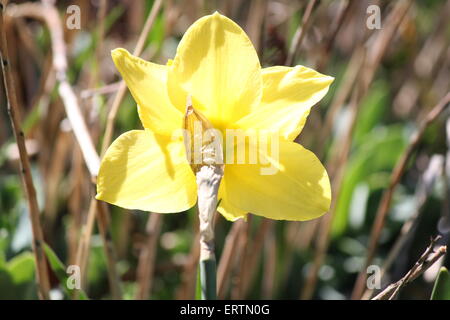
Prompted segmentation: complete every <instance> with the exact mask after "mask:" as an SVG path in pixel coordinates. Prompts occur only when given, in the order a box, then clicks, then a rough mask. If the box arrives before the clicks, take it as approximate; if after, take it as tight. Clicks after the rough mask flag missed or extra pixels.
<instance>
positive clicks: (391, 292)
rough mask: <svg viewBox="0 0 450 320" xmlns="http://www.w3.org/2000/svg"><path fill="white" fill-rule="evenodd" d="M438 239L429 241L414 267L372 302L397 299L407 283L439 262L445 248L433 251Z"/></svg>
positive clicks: (441, 247) (445, 250)
mask: <svg viewBox="0 0 450 320" xmlns="http://www.w3.org/2000/svg"><path fill="white" fill-rule="evenodd" d="M439 239H440V236H437V237H436V238H434V239H431V242H430V244H429V245H428V247H427V248H426V249H425V252H424V253H423V254H422V256H421V257H420V258H419V260H417V262H416V263H415V264H414V266H413V267H412V268H411V269H410V270H409V271H408V272H407V273H406V275H405V276H404V277H403V278H401V279H400V280H399V281H397V282H395V283H393V284H391V285H389V286H388V287H387V288H386V289H384V290H383V291H382V292H380V293H379V294H378V295H377V296H375V297H374V298H373V299H372V300H393V299H395V298H396V297H397V295H398V293H399V292H400V290H401V289H402V288H403V287H404V286H406V285H407V284H408V283H410V282H412V281H414V280H415V279H417V278H418V277H419V276H420V275H421V274H422V273H424V272H425V271H426V270H427V269H428V268H430V267H431V266H432V265H433V264H434V263H435V262H436V261H437V260H439V259H440V258H441V257H442V256H443V255H444V254H445V253H446V252H447V247H446V246H440V247H439V248H438V249H437V250H436V251H434V249H433V248H434V245H435V243H436V242H437V241H438V240H439Z"/></svg>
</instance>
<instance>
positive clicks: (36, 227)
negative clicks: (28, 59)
mask: <svg viewBox="0 0 450 320" xmlns="http://www.w3.org/2000/svg"><path fill="white" fill-rule="evenodd" d="M6 5H7V1H6V0H4V1H2V2H1V3H0V11H1V13H0V30H1V31H0V32H1V35H0V36H1V45H0V58H1V61H0V63H1V65H2V71H3V81H4V86H5V92H6V100H7V107H8V114H9V118H10V121H11V126H12V128H13V131H14V136H15V138H16V141H17V147H18V149H19V155H20V167H21V176H22V182H23V184H24V186H25V192H26V195H27V201H28V209H29V217H30V221H31V231H32V235H33V242H32V247H33V252H34V258H35V263H36V280H37V284H38V290H39V297H40V298H41V299H45V300H48V299H50V296H49V291H50V282H49V278H48V273H47V261H46V258H45V254H44V250H43V244H44V236H43V233H42V228H41V223H40V220H39V207H38V202H37V198H36V190H35V188H34V184H33V178H32V176H31V166H30V161H29V159H28V153H27V149H26V146H25V137H24V133H23V131H22V128H21V123H20V119H19V115H18V112H19V105H18V102H17V97H16V92H15V86H14V80H13V76H12V72H11V65H10V64H9V61H10V59H9V56H8V44H7V40H6V28H5V25H4V10H5V8H6Z"/></svg>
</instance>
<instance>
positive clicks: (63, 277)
mask: <svg viewBox="0 0 450 320" xmlns="http://www.w3.org/2000/svg"><path fill="white" fill-rule="evenodd" d="M44 251H45V255H46V256H47V259H48V262H49V264H50V268H51V269H52V270H53V272H54V273H55V275H56V277H57V278H58V280H59V283H60V285H61V287H63V288H64V292H65V293H66V295H67V296H68V297H72V296H74V291H73V290H74V289H70V288H68V287H67V283H68V279H69V277H68V276H67V272H66V270H67V268H66V266H65V265H64V263H62V261H61V260H59V258H58V256H57V255H56V253H55V252H54V251H53V250H52V248H50V246H48V245H47V244H46V243H44ZM78 299H80V300H87V299H88V297H87V295H86V293H85V292H84V291H83V290H82V289H80V290H78Z"/></svg>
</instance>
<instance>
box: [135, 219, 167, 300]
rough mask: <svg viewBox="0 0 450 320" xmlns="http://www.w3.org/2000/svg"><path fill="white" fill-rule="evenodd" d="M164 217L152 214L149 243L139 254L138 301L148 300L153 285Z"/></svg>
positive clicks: (148, 235) (147, 227)
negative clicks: (159, 236)
mask: <svg viewBox="0 0 450 320" xmlns="http://www.w3.org/2000/svg"><path fill="white" fill-rule="evenodd" d="M162 220H163V215H161V214H158V213H151V214H150V215H149V217H148V221H147V226H146V229H147V241H146V243H145V245H144V247H143V248H142V250H141V252H140V254H139V263H138V266H137V282H138V286H139V287H138V291H137V293H136V299H140V300H145V299H148V297H149V295H150V291H151V288H152V285H153V273H154V269H155V257H156V245H157V244H158V235H159V233H160V231H161V223H162Z"/></svg>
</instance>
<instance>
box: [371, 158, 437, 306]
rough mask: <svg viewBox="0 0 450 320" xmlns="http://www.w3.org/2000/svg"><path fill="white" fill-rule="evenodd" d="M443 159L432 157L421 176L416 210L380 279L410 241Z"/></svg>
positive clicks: (403, 227) (382, 269)
mask: <svg viewBox="0 0 450 320" xmlns="http://www.w3.org/2000/svg"><path fill="white" fill-rule="evenodd" d="M443 158H444V157H443V156H442V155H433V156H432V157H431V159H430V161H429V164H428V168H427V169H426V170H425V172H424V173H423V174H422V177H421V179H420V180H419V182H418V184H417V188H416V196H415V198H416V199H417V200H416V203H417V207H416V210H415V212H414V214H413V215H412V216H411V217H410V218H409V219H408V220H407V221H405V223H404V224H403V226H402V229H401V230H400V235H399V236H398V238H397V240H396V241H395V243H394V245H393V246H392V248H391V249H390V251H389V253H388V255H387V257H386V259H385V262H384V264H383V267H382V268H381V272H380V275H381V277H383V276H384V274H385V273H386V272H387V271H388V269H389V268H390V267H391V265H392V263H393V262H394V261H395V259H396V258H397V257H398V255H399V253H400V252H401V250H402V249H403V247H404V245H405V244H406V243H407V241H408V240H409V239H411V237H412V234H413V232H414V230H415V229H416V227H417V225H418V223H419V217H420V216H421V214H422V212H423V210H422V209H423V206H424V205H425V203H426V200H427V199H428V196H429V194H430V193H431V192H432V190H433V186H434V184H435V182H436V180H437V179H438V177H439V175H440V174H441V172H442V168H443V167H444V162H445V161H444V159H443ZM372 293H373V289H367V290H366V292H365V293H364V295H363V297H362V300H367V299H370V297H371V295H372Z"/></svg>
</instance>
